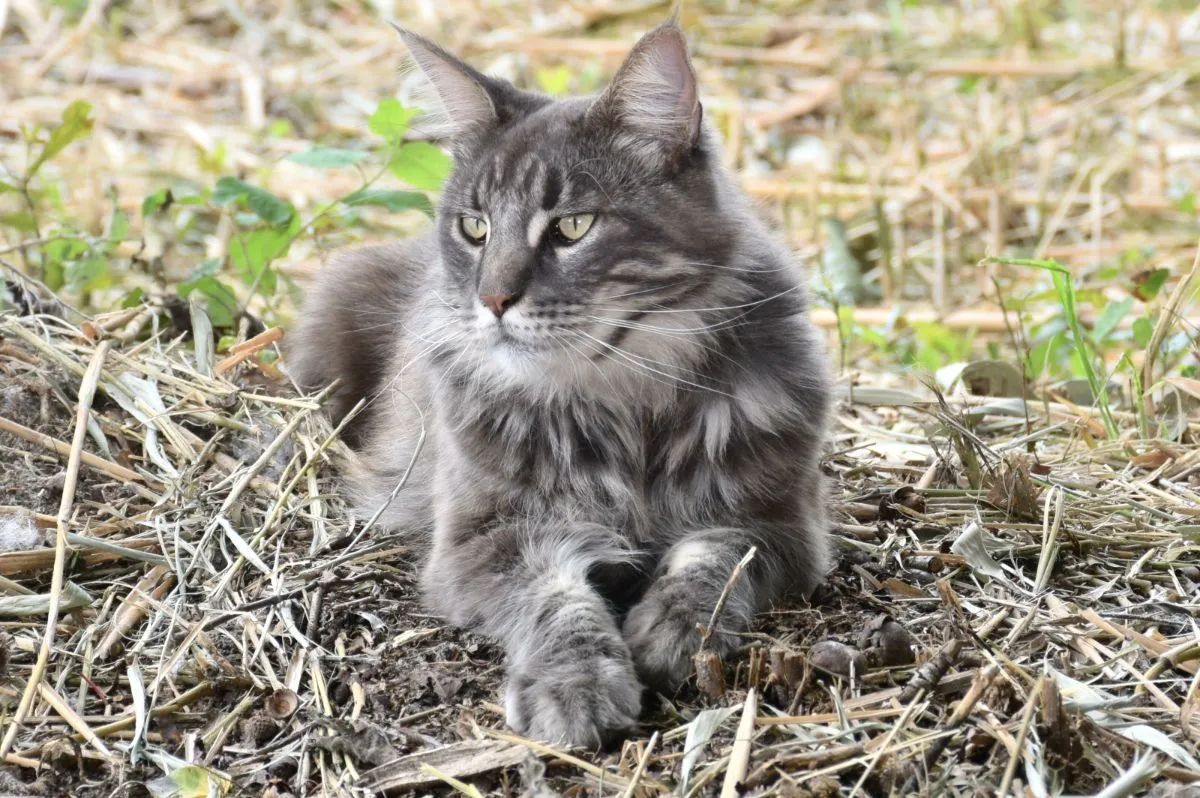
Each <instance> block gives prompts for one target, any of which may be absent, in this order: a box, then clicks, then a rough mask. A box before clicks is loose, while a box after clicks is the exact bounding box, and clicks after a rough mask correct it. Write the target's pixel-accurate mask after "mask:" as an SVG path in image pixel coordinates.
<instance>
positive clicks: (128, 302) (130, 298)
mask: <svg viewBox="0 0 1200 798" xmlns="http://www.w3.org/2000/svg"><path fill="white" fill-rule="evenodd" d="M145 298H146V292H145V291H143V290H142V289H140V288H135V289H133V290H132V291H130V292H129V293H128V294H126V295H125V298H124V299H122V300H121V307H122V308H136V307H137V306H138V305H140V304H142V300H143V299H145Z"/></svg>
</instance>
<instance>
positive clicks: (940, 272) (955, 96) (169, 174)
mask: <svg viewBox="0 0 1200 798" xmlns="http://www.w3.org/2000/svg"><path fill="white" fill-rule="evenodd" d="M669 13H670V8H669V4H667V3H665V2H652V1H647V0H611V2H576V3H549V2H509V1H500V0H497V1H496V2H476V1H474V0H438V1H437V2H435V1H434V0H404V1H403V2H400V1H393V2H390V1H389V0H375V2H368V0H362V1H361V2H354V1H352V0H345V1H344V2H337V1H336V0H329V1H325V0H311V1H303V0H291V1H289V0H284V1H283V2H254V1H253V0H203V1H202V2H182V0H124V1H123V2H122V1H119V0H118V1H116V2H105V0H0V262H2V263H3V264H4V266H3V268H5V269H6V270H8V272H9V275H8V276H10V277H11V276H12V274H13V273H14V272H16V271H20V272H22V273H23V274H24V275H26V276H28V277H32V278H35V279H37V280H39V281H41V282H43V283H44V284H45V285H46V286H48V287H49V288H51V289H53V290H54V291H55V292H57V293H58V294H59V296H60V297H61V298H62V300H63V302H65V303H68V304H70V305H72V306H74V307H77V308H78V309H80V310H81V311H84V312H87V313H90V314H94V313H110V314H111V313H112V312H118V315H117V316H106V317H104V318H113V319H119V320H120V322H121V324H129V323H131V320H136V317H135V315H134V314H133V313H132V309H133V308H134V307H136V306H139V305H141V303H144V302H150V303H151V304H152V305H154V306H155V307H157V308H165V309H168V310H169V308H170V306H171V305H172V304H178V300H179V299H180V298H182V297H185V296H189V295H191V294H193V293H197V294H198V295H202V296H204V297H205V299H206V301H207V303H208V307H209V312H210V315H211V316H212V317H213V321H214V323H215V324H216V326H217V327H218V330H220V331H224V332H225V334H226V338H227V339H228V340H226V341H225V342H224V344H228V343H229V342H231V341H232V340H235V339H236V338H238V337H239V336H244V335H245V334H247V324H250V325H251V326H253V325H255V324H258V323H260V322H261V323H262V324H265V325H272V324H276V323H282V322H286V320H287V319H288V318H289V316H290V314H291V313H293V312H294V306H295V298H296V286H297V285H298V284H300V283H302V282H303V281H304V279H305V278H306V277H307V276H310V275H311V274H312V272H313V271H314V270H315V269H317V268H319V267H320V264H321V262H322V261H323V259H324V257H325V255H326V253H327V252H328V251H329V250H331V249H333V248H335V247H337V246H341V245H343V244H346V243H349V242H353V241H359V240H371V239H386V238H391V237H396V236H407V235H413V234H415V233H417V232H419V231H420V230H421V229H422V228H423V227H425V226H426V225H428V223H429V217H428V211H429V202H430V200H431V199H432V200H433V201H436V191H437V188H438V185H439V184H440V182H441V180H442V179H443V178H444V176H445V174H446V172H447V171H448V169H449V167H450V162H449V159H448V158H447V157H446V156H445V155H444V154H442V152H441V151H440V150H439V149H438V148H437V147H436V143H431V142H426V141H421V140H420V139H419V137H417V136H413V135H412V133H411V131H410V130H409V129H408V128H409V125H410V122H411V116H412V113H411V112H412V110H413V109H411V108H410V107H409V106H408V105H406V104H405V103H406V101H407V100H408V94H407V92H406V86H405V85H404V81H403V79H402V75H401V72H400V70H399V68H400V67H401V65H402V60H403V56H402V48H401V46H400V43H399V41H398V38H397V36H396V35H395V33H394V32H393V31H392V30H391V29H390V28H389V26H388V25H387V24H386V21H387V20H395V21H397V22H399V23H400V24H403V25H406V26H408V27H411V28H413V29H414V30H417V31H418V32H421V33H423V34H426V35H428V36H430V37H432V38H434V39H435V40H437V41H439V42H441V43H443V44H444V45H445V46H447V47H448V48H449V49H451V50H452V51H454V52H456V53H458V54H460V55H462V56H463V57H465V58H466V59H467V60H469V61H471V62H472V63H473V64H475V65H476V66H478V67H479V68H481V69H483V70H484V71H487V72H489V73H491V74H494V75H498V76H502V77H505V78H508V79H510V80H512V81H514V82H515V83H517V84H518V85H521V86H524V87H528V88H536V89H540V90H541V91H544V92H548V93H551V94H573V93H580V92H591V91H594V90H596V89H597V88H598V87H600V86H602V85H603V83H604V81H605V80H606V79H607V77H608V76H609V75H610V74H611V72H612V71H613V70H614V69H615V67H616V66H617V65H618V64H619V63H620V59H621V58H622V57H623V55H624V54H625V53H626V51H627V50H628V48H629V46H630V45H631V43H632V42H633V41H634V40H635V38H636V37H637V35H638V34H639V33H641V32H643V31H645V30H646V29H647V28H649V27H651V26H652V25H654V24H656V23H657V22H659V21H661V20H662V19H663V18H664V17H665V16H666V15H667V14H669ZM682 21H683V25H684V27H685V29H686V31H687V33H688V35H689V36H690V38H691V40H692V42H693V45H694V50H695V58H696V63H697V68H698V71H699V75H700V79H701V84H702V90H703V93H704V101H705V107H706V111H707V114H708V116H709V118H710V119H712V120H714V121H715V123H716V124H717V125H718V126H719V127H720V128H721V130H722V132H723V133H724V137H725V156H726V159H727V161H728V164H729V166H730V168H731V169H733V170H735V171H736V172H737V173H738V174H739V176H740V177H741V181H742V183H743V185H744V186H745V188H746V190H747V191H748V192H749V193H750V195H751V196H752V197H753V198H754V199H755V200H756V201H758V202H759V203H760V204H761V207H762V211H763V214H764V215H765V216H766V217H767V218H768V219H769V220H770V221H771V223H772V224H773V225H774V226H775V228H776V229H777V230H778V232H779V234H780V235H781V236H783V237H785V238H786V239H787V241H788V242H789V243H790V244H791V245H792V246H793V247H794V248H795V249H796V250H797V252H798V253H799V254H800V255H801V256H802V257H803V259H804V262H805V263H806V264H807V265H808V268H809V269H810V272H811V275H812V280H813V285H814V291H815V295H816V297H817V299H816V306H817V307H816V309H815V311H814V312H815V315H816V319H817V321H818V322H819V323H820V324H821V325H822V326H823V327H825V328H826V329H828V330H829V331H830V335H831V339H832V340H835V341H836V346H835V351H836V352H837V356H838V357H839V359H840V360H841V362H842V364H843V365H844V366H845V367H846V368H847V369H848V370H850V371H851V372H852V373H853V372H855V371H866V372H871V373H874V374H875V376H876V377H877V376H878V374H879V373H888V374H894V375H917V374H926V373H935V372H937V371H938V370H939V369H945V368H946V367H947V366H954V365H955V364H962V363H966V362H973V361H977V360H979V359H998V360H1003V361H1006V362H1008V363H1010V364H1014V365H1015V366H1016V368H1018V369H1020V370H1021V371H1023V372H1024V376H1025V377H1027V378H1028V379H1029V380H1030V381H1032V382H1035V383H1045V384H1050V385H1059V386H1061V388H1062V391H1063V392H1064V395H1066V396H1070V397H1073V398H1074V400H1075V401H1078V402H1083V403H1089V401H1090V400H1091V399H1092V398H1093V397H1092V396H1091V394H1090V393H1089V388H1088V384H1089V383H1088V381H1087V380H1086V379H1085V378H1086V377H1087V376H1088V374H1087V372H1088V368H1089V364H1088V363H1086V362H1085V361H1087V360H1089V359H1090V360H1091V364H1090V365H1091V366H1092V368H1093V371H1095V372H1097V373H1098V374H1100V375H1101V376H1102V375H1103V374H1104V373H1105V372H1107V373H1108V375H1110V376H1111V377H1112V378H1113V379H1114V380H1115V381H1116V382H1117V383H1118V384H1119V386H1125V387H1128V385H1129V384H1130V382H1131V380H1133V379H1134V377H1137V376H1138V375H1137V372H1139V371H1143V366H1144V362H1143V359H1142V354H1141V353H1143V352H1144V351H1145V350H1146V349H1147V348H1149V347H1151V344H1153V346H1154V358H1155V359H1156V360H1157V362H1158V368H1159V369H1160V371H1159V372H1157V373H1159V374H1161V375H1168V376H1173V377H1178V378H1181V379H1185V380H1186V379H1191V377H1192V376H1193V373H1192V372H1193V370H1194V369H1195V362H1196V361H1195V359H1194V357H1193V354H1192V340H1193V337H1194V335H1193V334H1194V332H1195V327H1194V325H1193V323H1192V321H1191V319H1190V318H1189V314H1188V307H1189V306H1190V305H1189V301H1190V299H1191V293H1192V289H1191V288H1190V286H1188V285H1185V284H1184V279H1185V276H1186V275H1187V274H1188V272H1189V270H1190V268H1191V266H1192V262H1193V258H1194V257H1195V255H1196V251H1197V250H1196V243H1197V238H1198V236H1200V215H1198V206H1200V203H1198V202H1197V191H1198V190H1200V10H1197V8H1196V4H1195V3H1194V2H1171V1H1166V2H1139V1H1137V0H1122V1H1120V2H1116V1H1114V2H1054V1H1052V0H971V1H970V2H918V1H916V0H890V1H889V2H763V3H751V2H738V1H737V0H724V1H722V2H718V1H716V0H707V1H702V0H689V2H687V3H686V4H685V5H684V8H683V12H682ZM988 256H994V257H1001V258H1009V259H1013V258H1018V259H1028V260H1030V261H1034V263H1032V264H1030V263H1026V264H1011V263H1009V264H1001V263H985V262H983V259H985V258H987V257H988ZM1056 264H1059V265H1061V266H1062V267H1063V268H1064V269H1065V270H1066V274H1067V276H1068V277H1069V279H1066V280H1062V279H1060V281H1059V283H1057V284H1056V283H1055V280H1054V274H1055V273H1054V271H1053V270H1054V269H1055V268H1056ZM1062 276H1063V275H1060V277H1062ZM1066 289H1069V294H1070V295H1069V296H1068V293H1067V292H1066ZM1177 289H1178V290H1177ZM1175 293H1179V294H1180V295H1179V296H1178V297H1173V294H1175ZM10 301H12V300H11V298H10ZM122 308H128V309H129V311H128V312H126V313H125V315H123V316H122V315H120V313H119V311H121V309H122ZM242 311H246V312H247V313H248V315H249V317H251V319H252V321H249V322H248V321H247V319H246V318H245V317H243V316H241V315H240V314H241V313H242ZM1164 314H1168V315H1169V316H1170V319H1169V323H1168V322H1164V323H1163V324H1161V325H1160V324H1159V321H1160V319H1163V317H1164ZM239 325H240V326H241V328H240V329H239ZM1160 328H1161V329H1160ZM1156 333H1161V334H1159V335H1157V336H1156ZM1147 373H1149V372H1148V371H1147ZM1005 376H1011V375H1005ZM1019 376H1020V375H1019V374H1018V375H1017V378H1018V379H1019ZM997 379H999V377H997ZM1096 379H1099V378H1098V377H1095V375H1093V379H1092V380H1091V382H1090V384H1091V385H1092V386H1093V387H1094V386H1095V385H1096ZM1196 384H1197V385H1200V383H1196Z"/></svg>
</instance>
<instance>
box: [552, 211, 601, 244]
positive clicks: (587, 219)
mask: <svg viewBox="0 0 1200 798" xmlns="http://www.w3.org/2000/svg"><path fill="white" fill-rule="evenodd" d="M594 221H596V214H594V213H573V214H571V215H570V216H564V217H562V218H561V219H559V220H558V232H559V235H561V236H562V237H563V238H565V239H566V240H567V241H570V242H575V241H578V240H579V239H581V238H583V236H584V234H586V233H587V231H588V230H590V229H591V228H592V222H594Z"/></svg>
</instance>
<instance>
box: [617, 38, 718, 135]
mask: <svg viewBox="0 0 1200 798" xmlns="http://www.w3.org/2000/svg"><path fill="white" fill-rule="evenodd" d="M594 112H595V113H600V114H603V115H605V116H608V117H610V118H612V119H613V120H614V121H615V122H616V123H618V124H619V125H621V126H622V127H624V128H625V129H626V130H627V131H629V132H630V133H632V134H633V135H635V136H636V137H638V138H645V139H651V140H654V141H655V142H657V143H659V144H660V145H662V146H663V147H665V148H666V149H667V150H668V151H669V153H670V154H671V155H679V154H681V153H683V152H685V151H686V150H689V149H691V148H692V147H693V146H695V144H696V142H697V140H698V138H699V136H700V118H701V107H700V96H699V90H698V88H697V86H696V72H695V70H694V69H693V68H692V63H691V60H690V59H689V58H688V51H687V40H686V39H685V38H684V35H683V32H682V31H681V30H680V29H679V27H678V25H676V24H675V23H674V21H671V22H667V23H665V24H663V25H660V26H659V27H657V28H655V29H654V30H652V31H650V32H649V33H647V34H646V35H645V36H643V37H642V38H641V39H640V40H639V41H638V43H637V44H636V45H634V48H633V50H632V51H631V52H630V54H629V56H628V57H627V58H626V59H625V63H624V64H622V65H621V68H620V69H619V70H617V74H616V76H615V77H614V78H613V80H612V83H611V84H609V87H608V88H607V89H606V90H605V92H604V94H602V95H601V96H600V98H599V99H598V100H597V101H596V105H595V106H594Z"/></svg>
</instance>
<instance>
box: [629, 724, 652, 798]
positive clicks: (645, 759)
mask: <svg viewBox="0 0 1200 798" xmlns="http://www.w3.org/2000/svg"><path fill="white" fill-rule="evenodd" d="M656 745H658V732H654V734H651V735H650V740H649V741H648V742H647V743H646V748H645V749H644V750H643V751H642V755H641V757H640V758H639V759H638V763H637V767H636V768H634V770H633V775H631V776H630V777H629V786H628V787H626V788H625V792H623V793H621V798H633V794H634V792H635V791H636V790H637V786H638V784H639V783H641V781H642V776H643V775H645V773H646V765H648V764H649V763H650V755H651V754H652V753H654V746H656Z"/></svg>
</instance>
